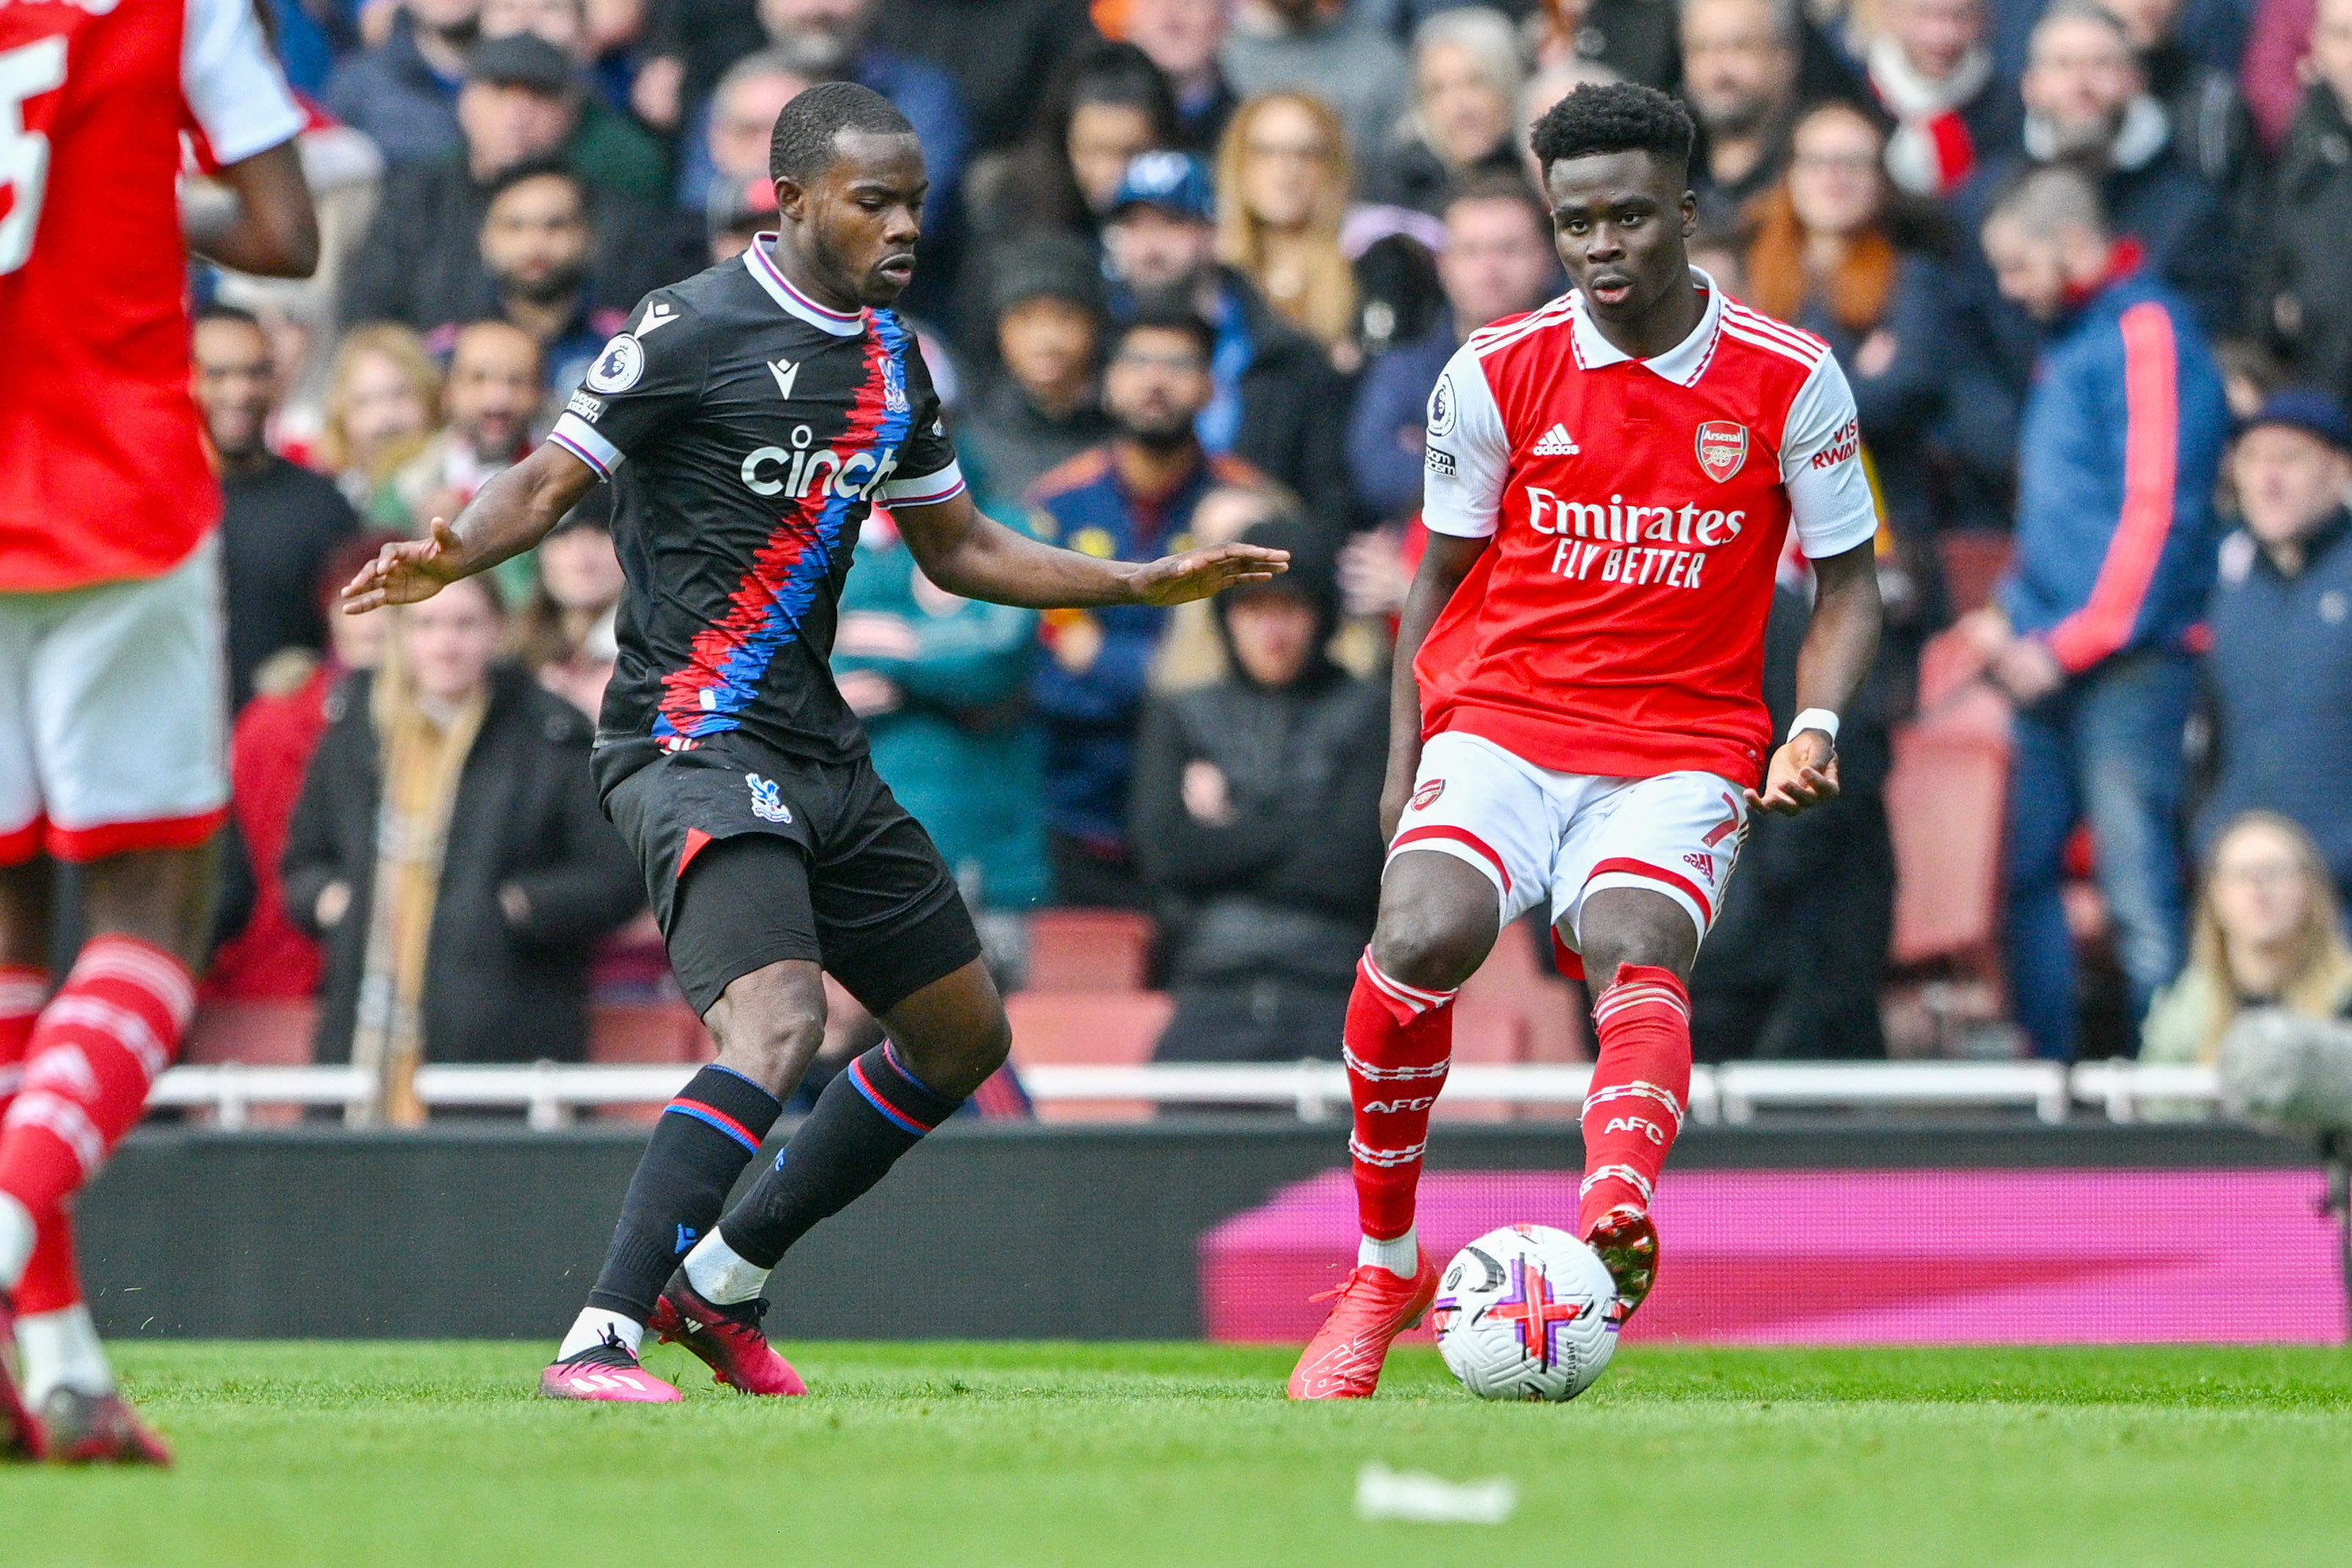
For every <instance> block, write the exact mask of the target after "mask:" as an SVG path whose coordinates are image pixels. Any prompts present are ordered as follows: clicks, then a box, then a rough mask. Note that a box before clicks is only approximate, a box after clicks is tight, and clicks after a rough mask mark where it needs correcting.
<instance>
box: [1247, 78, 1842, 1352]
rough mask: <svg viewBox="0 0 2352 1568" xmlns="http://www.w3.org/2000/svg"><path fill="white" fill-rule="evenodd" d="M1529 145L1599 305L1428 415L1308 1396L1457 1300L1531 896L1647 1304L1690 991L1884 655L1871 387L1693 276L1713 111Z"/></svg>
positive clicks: (1632, 94)
mask: <svg viewBox="0 0 2352 1568" xmlns="http://www.w3.org/2000/svg"><path fill="white" fill-rule="evenodd" d="M1534 147H1535V152H1536V155H1537V157H1538V160H1539V161H1540V162H1541V165H1542V167H1543V171H1544V187H1545V193H1546V195H1547V197H1548V198H1549V202H1550V204H1551V209H1552V223H1553V229H1554V233H1555V238H1556V244H1557V247H1558V249H1559V258H1560V262H1561V264H1562V266H1563V267H1565V268H1566V269H1567V273H1568V277H1569V281H1570V284H1571V285H1572V287H1571V288H1570V292H1569V293H1567V294H1565V295H1563V296H1561V297H1560V298H1559V299H1556V300H1554V301H1553V302H1552V303H1550V304H1549V305H1547V306H1545V307H1543V308H1540V309H1538V310H1536V311H1533V312H1531V313H1529V314H1528V315H1525V316H1520V317H1515V318H1509V319H1504V320H1502V321H1498V322H1496V323H1495V324H1494V325H1492V326H1490V327H1488V328H1486V329H1484V330H1483V331H1479V332H1476V333H1474V334H1472V335H1471V337H1470V340H1468V341H1467V342H1466V343H1465V344H1464V345H1463V346H1462V348H1461V350H1459V351H1458V352H1456V353H1455V355H1454V359H1453V360H1452V361H1451V362H1450V363H1448V365H1447V366H1446V369H1445V371H1444V374H1443V375H1442V376H1441V377H1440V378H1439V380H1438V382H1437V386H1436V388H1435V390H1434V391H1433V392H1431V394H1430V401H1429V444H1428V455H1427V459H1426V462H1427V473H1426V476H1425V496H1424V503H1423V513H1422V517H1423V522H1424V523H1425V524H1426V525H1427V526H1428V529H1429V549H1428V553H1427V554H1426V555H1424V556H1423V559H1422V562H1421V567H1420V570H1419V574H1418V575H1417V576H1416V578H1415V579H1414V581H1413V586H1412V593H1411V595H1410V597H1409V598H1408V599H1407V601H1406V603H1405V608H1404V612H1403V616H1402V624H1401V626H1400V628H1399V631H1398V648H1397V653H1398V658H1397V665H1396V668H1397V674H1396V680H1395V694H1394V702H1393V707H1392V718H1391V737H1390V755H1389V772H1388V784H1387V789H1386V791H1385V794H1384V797H1383V800H1382V810H1383V823H1384V825H1385V826H1386V827H1387V829H1388V830H1389V831H1390V834H1391V838H1390V847H1389V866H1388V872H1387V874H1386V876H1385V878H1384V879H1383V881H1382V883H1381V912H1380V920H1379V924H1378V925H1377V927H1376V928H1375V930H1374V933H1373V936H1372V943H1371V946H1370V948H1369V949H1367V950H1366V952H1365V954H1364V956H1363V959H1362V961H1361V963H1360V965H1359V966H1358V967H1357V971H1356V988H1355V995H1354V997H1353V998H1352V999H1351V1000H1350V1002H1349V1009H1348V1020H1347V1033H1346V1049H1345V1053H1344V1054H1345V1056H1346V1060H1347V1064H1348V1075H1349V1088H1350V1089H1351V1090H1352V1092H1353V1098H1354V1102H1355V1127H1354V1136H1353V1137H1352V1138H1351V1139H1350V1140H1349V1154H1350V1155H1351V1156H1352V1157H1353V1162H1354V1168H1355V1183H1356V1195H1357V1206H1358V1210H1359V1213H1360V1218H1361V1222H1362V1230H1363V1239H1362V1243H1361V1246H1360V1249H1359V1252H1358V1262H1357V1267H1356V1268H1355V1270H1353V1271H1352V1272H1351V1273H1350V1274H1349V1277H1348V1281H1347V1283H1346V1284H1345V1285H1344V1286H1342V1287H1341V1288H1340V1290H1339V1291H1338V1292H1337V1294H1338V1297H1339V1300H1338V1301H1336V1302H1335V1304H1334V1305H1333V1306H1332V1309H1331V1313H1330V1316H1329V1318H1328V1320H1327V1321H1326V1322H1325V1323H1324V1325H1323V1327H1322V1329H1321V1330H1320V1331H1319V1332H1318V1333H1317V1334H1316V1336H1315V1339H1314V1341H1313V1343H1310V1344H1309V1345H1308V1346H1307V1351H1306V1354H1304V1355H1302V1356H1301V1357H1300V1358H1299V1362H1298V1365H1297V1370H1296V1371H1295V1372H1293V1373H1292V1375H1291V1379H1290V1394H1291V1396H1292V1397H1293V1398H1299V1399H1337V1398H1361V1397H1363V1396H1367V1395H1370V1393H1371V1392H1372V1391H1373V1389H1374V1388H1375V1387H1376V1386H1377V1385H1379V1382H1380V1375H1381V1364H1382V1362H1383V1360H1384V1359H1385V1357H1386V1355H1387V1353H1388V1347H1389V1343H1390V1342H1391V1341H1392V1340H1393V1339H1394V1338H1395V1337H1396V1335H1397V1334H1399V1333H1402V1331H1403V1330H1404V1329H1406V1328H1407V1327H1410V1326H1411V1325H1412V1324H1413V1323H1414V1322H1418V1321H1419V1319H1420V1317H1421V1315H1422V1313H1423V1312H1424V1311H1425V1310H1426V1309H1427V1307H1428V1305H1429V1303H1430V1301H1431V1299H1432V1298H1433V1296H1434V1295H1435V1293H1436V1290H1437V1269H1436V1265H1435V1264H1434V1263H1433V1262H1432V1260H1430V1257H1429V1255H1428V1254H1427V1253H1426V1252H1424V1251H1423V1250H1422V1249H1421V1248H1420V1246H1419V1244H1418V1242H1417V1240H1416V1239H1415V1236H1414V1231H1413V1190H1414V1187H1415V1186H1416V1185H1417V1184H1418V1182H1419V1180H1420V1176H1421V1165H1422V1154H1423V1147H1424V1145H1425V1143H1426V1139H1427V1135H1428V1131H1429V1112H1430V1106H1431V1104H1432V1103H1433V1102H1434V1101H1435V1099H1436V1097H1437V1094H1438V1091H1439V1090H1440V1089H1441V1088H1442V1087H1443V1086H1444V1081H1445V1072H1446V1064H1447V1059H1448V1056H1449V1054H1450V1051H1451V1048H1452V1031H1453V1001H1454V993H1455V991H1456V989H1457V988H1459V987H1460V986H1461V984H1462V982H1463V981H1464V980H1465V979H1466V978H1468V977H1469V976H1470V975H1471V974H1472V973H1473V972H1474V971H1475V970H1476V968H1477V967H1478V966H1479V964H1480V963H1481V962H1483V961H1484V960H1485V958H1486V953H1487V951H1488V949H1489V948H1491V947H1492V946H1494V943H1495V939H1496V935H1497V934H1498V933H1499V931H1500V929H1501V926H1502V925H1503V923H1504V922H1506V921H1509V920H1512V919H1516V918H1517V917H1518V916H1519V915H1523V914H1525V913H1527V912H1528V910H1530V909H1533V908H1536V907H1538V906H1539V905H1540V906H1542V907H1543V908H1544V909H1545V910H1546V912H1547V913H1548V914H1549V916H1550V918H1551V923H1552V926H1553V931H1554V936H1555V937H1556V939H1557V941H1558V943H1559V946H1560V950H1561V952H1562V953H1563V955H1564V956H1566V957H1567V958H1568V959H1569V960H1570V961H1571V962H1580V964H1581V967H1582V970H1583V973H1584V975H1585V976H1586V977H1587V978H1588V979H1589V980H1590V982H1591V984H1592V986H1593V987H1594V988H1595V991H1596V996H1597V999H1596V1000H1595V1002H1594V1004H1593V1009H1592V1017H1593V1023H1594V1027H1595V1031H1596V1033H1597V1034H1598V1036H1599V1039H1600V1050H1599V1053H1598V1055H1599V1059H1598V1061H1596V1062H1595V1064H1594V1067H1593V1073H1592V1088H1591V1094H1590V1095H1589V1097H1588V1098H1587V1099H1586V1101H1585V1106H1584V1118H1583V1126H1584V1147H1585V1177H1584V1184H1583V1187H1582V1196H1581V1199H1580V1209H1579V1213H1578V1216H1577V1234H1579V1235H1580V1236H1582V1237H1583V1238H1585V1239H1587V1240H1588V1241H1589V1242H1590V1243H1591V1245H1592V1247H1593V1248H1594V1249H1595V1250H1596V1251H1597V1252H1599V1254H1600V1255H1601V1260H1602V1261H1603V1262H1604V1263H1605V1264H1607V1265H1608V1268H1609V1271H1610V1273H1611V1274H1612V1277H1613V1278H1614V1279H1615V1280H1616V1282H1617V1289H1618V1293H1619V1297H1620V1301H1621V1302H1622V1306H1621V1308H1620V1312H1621V1313H1630V1312H1632V1311H1633V1309H1634V1308H1635V1307H1637V1306H1639V1305H1640V1304H1641V1301H1642V1299H1643V1296H1644V1295H1645V1294H1646V1293H1647V1292H1648V1291H1649V1289H1650V1285H1651V1281H1652V1280H1653V1279H1654V1275H1655V1271H1656V1268H1657V1250H1658V1242H1657V1232H1656V1230H1655V1228H1654V1227H1653V1225H1652V1224H1651V1221H1650V1216H1649V1205H1650V1196H1651V1189H1652V1187H1653V1186H1654V1183H1655V1182H1656V1180H1657V1176H1658V1171H1659V1167H1660V1166H1662V1165H1663V1164H1664V1160H1665V1156H1666V1152H1667V1150H1668V1149H1669V1148H1670V1147H1672V1145H1673V1144H1674V1139H1675V1133H1676V1131H1677V1130H1678V1129H1679V1128H1680V1126H1681V1124H1682V1118H1683V1110H1684V1104H1685V1100H1686V1099H1687V1097H1688V1094H1689V1090H1690V1050H1691V1048H1690V1002H1689V998H1688V996H1687V994H1686V993H1685V989H1684V984H1685V978H1686V977H1687V976H1688V975H1689V973H1690V967H1691V963H1692V960H1693V959H1694V958H1696V956H1697V954H1698V946H1699V942H1700V940H1701V938H1703V937H1704V936H1706V928H1707V925H1708V924H1709V922H1711V921H1712V920H1713V918H1714V916H1715V909H1716V904H1717V899H1719V898H1720V896H1721V894H1722V889H1723V883H1724V882H1725V880H1726V879H1727V877H1728V876H1729V875H1730V874H1731V868H1732V863H1733V862H1734V861H1735V860H1736V859H1737V857H1738V852H1739V846H1740V842H1741V841H1742V839H1743V837H1744V836H1745V832H1746V828H1747V822H1748V811H1749V810H1758V809H1760V810H1770V811H1779V812H1796V811H1801V810H1804V809H1805V808H1807V807H1809V806H1812V805H1816V804H1819V803H1820V802H1821V801H1822V800H1828V799H1830V798H1831V797H1832V796H1833V795H1835V794H1836V793H1837V788H1838V783H1837V751H1836V742H1837V713H1838V710H1839V709H1840V708H1842V707H1843V706H1845V705H1846V704H1847V703H1848V702H1850V701H1851V700H1852V699H1853V694H1854V692H1855V690H1856V689H1857V687H1858V686H1859V685H1860V684H1861V682H1862V679H1863V675H1864V672H1865V671H1866V670H1867V669H1868V668H1869V665H1870V662H1871V658H1872V656H1873V653H1874V651H1875V649H1876V646H1877V641H1878V626H1879V602H1878V584H1877V577H1876V574H1875V570H1874V566H1873V563H1872V555H1871V539H1872V537H1873V535H1874V533H1875V531H1876V528H1877V515H1876V509H1875V507H1874V504H1873V501H1872V499H1871V494H1870V486H1869V484H1868V482H1867V480H1866V479H1865V477H1864V473H1863V468H1862V464H1861V461H1860V459H1859V456H1858V440H1857V435H1856V428H1855V423H1854V406H1853V394H1852V392H1850V391H1849V390H1848V388H1847V386H1846V382H1845V377H1844V375H1843V373H1842V372H1841V371H1839V369H1838V366H1837V362H1836V361H1835V360H1834V359H1832V357H1831V354H1830V351H1829V349H1828V348H1827V346H1826V345H1824V344H1823V343H1822V341H1821V340H1819V339H1816V338H1813V337H1811V336H1809V335H1808V334H1806V333H1804V332H1801V331H1799V330H1797V329H1795V328H1792V327H1790V326H1786V325H1784V324H1783V323H1781V322H1779V321H1774V320H1771V319H1769V318H1766V317H1763V316H1760V315H1758V314H1757V313H1756V312H1754V311H1752V310H1749V309H1748V308H1745V307H1743V306H1741V305H1739V304H1738V303H1737V302H1735V301H1733V300H1730V299H1727V298H1724V296H1723V294H1722V291H1721V290H1719V289H1718V288H1717V287H1715V285H1714V283H1713V282H1712V281H1711V280H1710V279H1709V278H1708V277H1706V274H1704V273H1702V272H1699V271H1697V270H1696V269H1694V268H1693V267H1691V265H1690V263H1689V261H1688V259H1687V258H1686V256H1685V251H1684V246H1685V242H1686V240H1687V239H1688V238H1689V235H1690V233H1691V230H1692V227H1693V225H1694V224H1695V222H1696V211H1697V208H1696V200H1695V198H1694V197H1693V196H1692V194H1691V193H1690V191H1689V189H1688V184H1689V181H1688V165H1689V157H1690V147H1691V124H1690V120H1688V118H1687V117H1686V116H1685V114H1684V112H1683V110H1682V109H1681V108H1680V107H1679V106H1677V105H1676V104H1675V102H1674V100H1673V99H1669V98H1667V97H1666V96H1665V95H1664V94H1663V93H1659V92H1656V91H1654V90H1652V89H1648V88H1644V87H1635V86H1630V85H1611V86H1606V87H1585V88H1580V89H1578V90H1577V91H1575V92H1574V93H1571V94H1570V96H1569V97H1568V98H1566V99H1562V100H1561V101H1560V103H1559V105H1558V106H1556V107H1555V108H1553V109H1552V110H1550V111H1549V113H1547V114H1546V115H1545V116H1544V117H1543V118H1542V119H1541V120H1538V122H1537V124H1536V126H1535V133H1534ZM1792 526H1793V527H1794V528H1795V529H1796V532H1797V539H1798V543H1799V545H1800V547H1801V549H1802V550H1803V552H1804V554H1805V555H1806V556H1807V557H1808V558H1809V559H1811V565H1812V569H1813V575H1814V580H1815V582H1816V584H1817V586H1818V593H1817V597H1816V599H1815V601H1814V607H1813V617H1812V622H1811V628H1810V629H1809V631H1808V632H1807V633H1806V638H1805V643H1804V648H1803V652H1802V654H1801V657H1800V659H1799V663H1798V671H1797V695H1798V701H1799V704H1800V706H1801V707H1802V709H1803V710H1804V711H1802V712H1801V713H1800V714H1799V715H1798V716H1797V719H1796V722H1795V724H1794V725H1793V726H1792V727H1791V729H1790V734H1789V737H1787V739H1786V741H1785V742H1784V743H1783V744H1781V745H1780V747H1778V748H1777V749H1775V748H1774V747H1773V745H1772V740H1773V737H1772V736H1771V734H1770V733H1769V719H1768V717H1767V716H1766V711H1765V706H1764V701H1763V697H1762V695H1761V684H1762V670H1763V661H1764V623H1765V618H1766V615H1767V613H1768V612H1769V608H1770V605H1771V599H1772V580H1773V571H1774V568H1775V565H1776V563H1777V561H1778V560H1779V558H1780V553H1781V549H1782V546H1783V543H1784V541H1785V539H1786V538H1787V536H1788V531H1789V529H1790V528H1791V527H1792ZM1768 753H1769V756H1768ZM1759 779H1760V782H1761V789H1758V788H1757V785H1758V784H1759Z"/></svg>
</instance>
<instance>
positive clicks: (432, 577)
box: [343, 517, 466, 615]
mask: <svg viewBox="0 0 2352 1568" xmlns="http://www.w3.org/2000/svg"><path fill="white" fill-rule="evenodd" d="M465 559H466V547H465V545H464V543H463V542H462V541H461V540H460V539H459V538H457V529H455V528H451V527H450V526H449V520H448V519H447V518H446V517H436V518H434V519H433V526H432V528H431V529H430V530H429V531H428V532H427V533H426V534H425V537H424V538H421V539H401V540H399V541H398V542H396V543H394V544H388V545H386V546H384V547H383V551H382V552H381V553H380V554H378V555H377V556H376V558H375V559H373V560H372V561H370V562H368V563H367V564H366V565H365V566H363V567H362V568H360V571H359V575H358V576H357V577H354V578H352V580H351V581H349V582H347V583H345V584H344V585H343V613H344V614H346V615H364V614H366V613H367V612H369V611H371V610H381V609H383V607H384V606H385V605H387V604H414V603H415V602H416V601H419V600H421V599H430V598H432V597H433V596H434V595H435V594H436V593H438V592H440V591H442V589H444V588H446V587H447V586H448V585H449V584H450V583H453V582H455V581H457V580H458V579H459V578H461V577H463V576H465V575H466V570H465Z"/></svg>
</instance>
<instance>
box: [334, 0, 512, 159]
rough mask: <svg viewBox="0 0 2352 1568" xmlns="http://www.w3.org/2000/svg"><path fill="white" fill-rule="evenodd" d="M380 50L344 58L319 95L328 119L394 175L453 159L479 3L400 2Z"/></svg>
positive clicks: (464, 0)
mask: <svg viewBox="0 0 2352 1568" xmlns="http://www.w3.org/2000/svg"><path fill="white" fill-rule="evenodd" d="M387 9H388V11H389V12H390V15H391V32H390V34H389V36H388V37H385V38H384V40H383V42H382V43H380V44H377V45H376V46H374V47H372V48H368V49H363V50H361V51H360V52H358V53H356V54H352V55H346V56H344V57H343V58H342V59H341V61H340V62H339V63H338V64H337V65H336V67H335V68H334V70H333V71H332V73H331V74H330V75H329V76H328V78H327V83H326V86H325V87H324V88H323V89H320V95H319V99H320V105H321V106H322V107H323V108H324V109H325V110H326V111H327V112H328V113H329V114H331V115H333V116H334V117H335V118H336V119H337V120H341V121H342V122H343V123H344V124H345V125H348V126H350V127H351V128H352V130H354V131H360V132H362V134H364V135H365V136H366V137H367V138H368V139H369V140H370V141H373V142H374V143H375V144H376V146H377V147H379V148H381V149H382V150H383V155H384V158H385V159H386V161H387V162H390V163H392V164H393V165H394V167H395V168H397V167H399V166H400V165H403V164H409V163H427V162H433V161H434V160H436V159H438V158H441V157H444V156H446V154H448V153H450V152H455V151H457V145H458V131H457V89H458V84H459V83H461V82H463V81H464V80H465V78H466V51H467V48H469V47H472V45H473V42H474V37H475V34H476V33H477V31H478V27H479V24H480V21H481V10H482V6H481V0H400V3H399V4H397V5H391V6H388V7H387Z"/></svg>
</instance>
